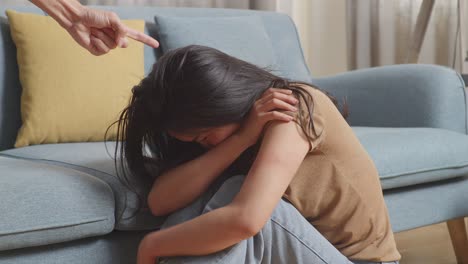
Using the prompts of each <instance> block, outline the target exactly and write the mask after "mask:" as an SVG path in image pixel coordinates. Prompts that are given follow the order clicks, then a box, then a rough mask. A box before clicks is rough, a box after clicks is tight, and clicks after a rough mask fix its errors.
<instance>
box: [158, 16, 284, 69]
mask: <svg viewBox="0 0 468 264" xmlns="http://www.w3.org/2000/svg"><path fill="white" fill-rule="evenodd" d="M154 19H155V22H156V25H157V28H158V39H159V42H160V43H161V49H162V52H164V53H165V52H167V51H169V50H172V49H176V48H180V47H184V46H187V45H192V44H196V45H203V46H208V47H212V48H215V49H218V50H220V51H222V52H224V53H227V54H229V55H231V56H233V57H236V58H239V59H241V60H245V61H247V62H250V63H252V64H255V65H257V66H260V67H269V68H271V69H276V68H277V65H276V58H275V55H274V52H273V48H272V46H271V43H272V40H271V39H270V38H269V37H268V34H267V33H266V31H265V27H264V26H263V21H262V19H261V18H260V17H259V16H255V15H249V16H246V15H244V16H238V17H171V16H160V15H158V16H155V18H154Z"/></svg>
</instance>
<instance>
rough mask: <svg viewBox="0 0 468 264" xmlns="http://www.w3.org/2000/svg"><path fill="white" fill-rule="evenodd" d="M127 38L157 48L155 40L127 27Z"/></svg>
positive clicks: (157, 43)
mask: <svg viewBox="0 0 468 264" xmlns="http://www.w3.org/2000/svg"><path fill="white" fill-rule="evenodd" d="M127 36H128V37H130V38H132V39H134V40H136V41H140V42H142V43H144V44H146V45H149V46H151V47H153V48H157V47H159V42H158V41H157V40H155V39H154V38H152V37H150V36H148V35H146V34H144V33H141V32H139V31H137V30H135V29H133V28H128V27H127Z"/></svg>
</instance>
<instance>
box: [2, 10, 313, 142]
mask: <svg viewBox="0 0 468 264" xmlns="http://www.w3.org/2000/svg"><path fill="white" fill-rule="evenodd" d="M92 7H93V8H98V9H105V10H109V11H114V12H115V13H117V14H118V15H119V17H120V18H121V19H143V20H145V21H146V29H145V30H146V33H147V34H149V35H151V36H152V37H154V38H156V39H158V37H157V30H156V25H155V22H154V16H155V15H164V16H179V17H180V16H184V17H216V16H220V17H221V16H242V15H258V16H260V17H261V19H262V21H263V22H264V26H265V30H266V32H267V34H268V37H269V38H270V40H271V44H272V46H273V51H274V53H275V57H276V58H275V59H276V62H277V63H278V67H279V68H278V70H279V71H280V72H281V73H282V74H281V75H282V76H285V77H288V78H290V79H293V80H300V81H306V82H310V81H311V79H310V78H311V77H310V73H309V69H308V68H307V66H306V64H305V60H304V56H303V53H302V49H301V46H300V42H299V37H298V34H297V30H296V27H295V25H294V23H293V21H292V20H291V18H290V17H289V16H288V15H286V14H282V13H276V12H268V11H257V10H239V9H223V8H171V7H149V6H92ZM6 9H14V10H17V11H18V12H30V13H37V14H44V12H42V11H41V10H40V9H39V8H37V7H35V6H32V7H15V6H3V7H0V33H1V34H0V58H3V60H2V62H1V63H0V151H1V150H4V149H9V148H12V147H13V145H14V142H15V140H16V134H17V132H18V130H19V128H20V126H21V113H20V97H21V84H20V81H19V77H18V65H17V62H16V48H15V45H14V43H13V41H12V39H11V35H10V30H9V25H8V20H7V18H6V15H5V10H6ZM161 55H162V54H161V50H160V49H153V48H151V47H149V46H145V72H146V73H148V72H149V71H150V70H151V67H152V65H153V64H154V63H155V62H156V61H157V58H158V57H160V56H161ZM129 89H130V88H129Z"/></svg>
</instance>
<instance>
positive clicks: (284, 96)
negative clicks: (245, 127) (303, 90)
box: [257, 89, 297, 105]
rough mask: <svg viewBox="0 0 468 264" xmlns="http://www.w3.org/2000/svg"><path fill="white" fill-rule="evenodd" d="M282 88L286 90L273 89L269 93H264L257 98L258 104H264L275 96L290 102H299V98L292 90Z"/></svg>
mask: <svg viewBox="0 0 468 264" xmlns="http://www.w3.org/2000/svg"><path fill="white" fill-rule="evenodd" d="M280 90H284V91H273V92H269V93H264V95H263V96H262V97H261V98H260V99H258V100H257V104H259V105H261V104H264V103H265V102H268V101H269V100H271V99H273V98H278V99H281V100H283V101H287V102H289V103H290V104H296V103H297V99H296V97H294V95H292V91H291V90H285V89H280ZM288 91H289V92H288Z"/></svg>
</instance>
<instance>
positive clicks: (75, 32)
mask: <svg viewBox="0 0 468 264" xmlns="http://www.w3.org/2000/svg"><path fill="white" fill-rule="evenodd" d="M66 29H67V31H68V33H70V35H71V36H72V37H73V39H75V41H76V42H77V43H78V44H80V45H81V46H82V47H84V48H85V49H87V50H88V51H89V52H90V53H92V54H93V55H96V56H99V55H103V54H106V53H107V52H109V51H110V50H111V49H114V48H116V47H121V48H126V47H127V46H128V40H127V38H126V37H130V38H132V39H135V40H137V41H140V42H142V43H144V44H147V45H149V46H151V47H154V48H157V47H158V46H159V43H158V42H157V41H156V40H155V39H153V38H151V37H150V36H148V35H146V34H143V33H141V32H139V31H137V30H135V29H133V28H130V27H127V26H126V25H124V24H123V23H122V21H121V20H120V19H119V17H118V16H117V15H116V14H115V13H113V12H110V11H104V10H98V9H92V8H88V7H84V8H83V12H81V14H80V16H78V17H77V18H76V19H75V21H73V23H72V25H71V26H70V27H67V28H66Z"/></svg>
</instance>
